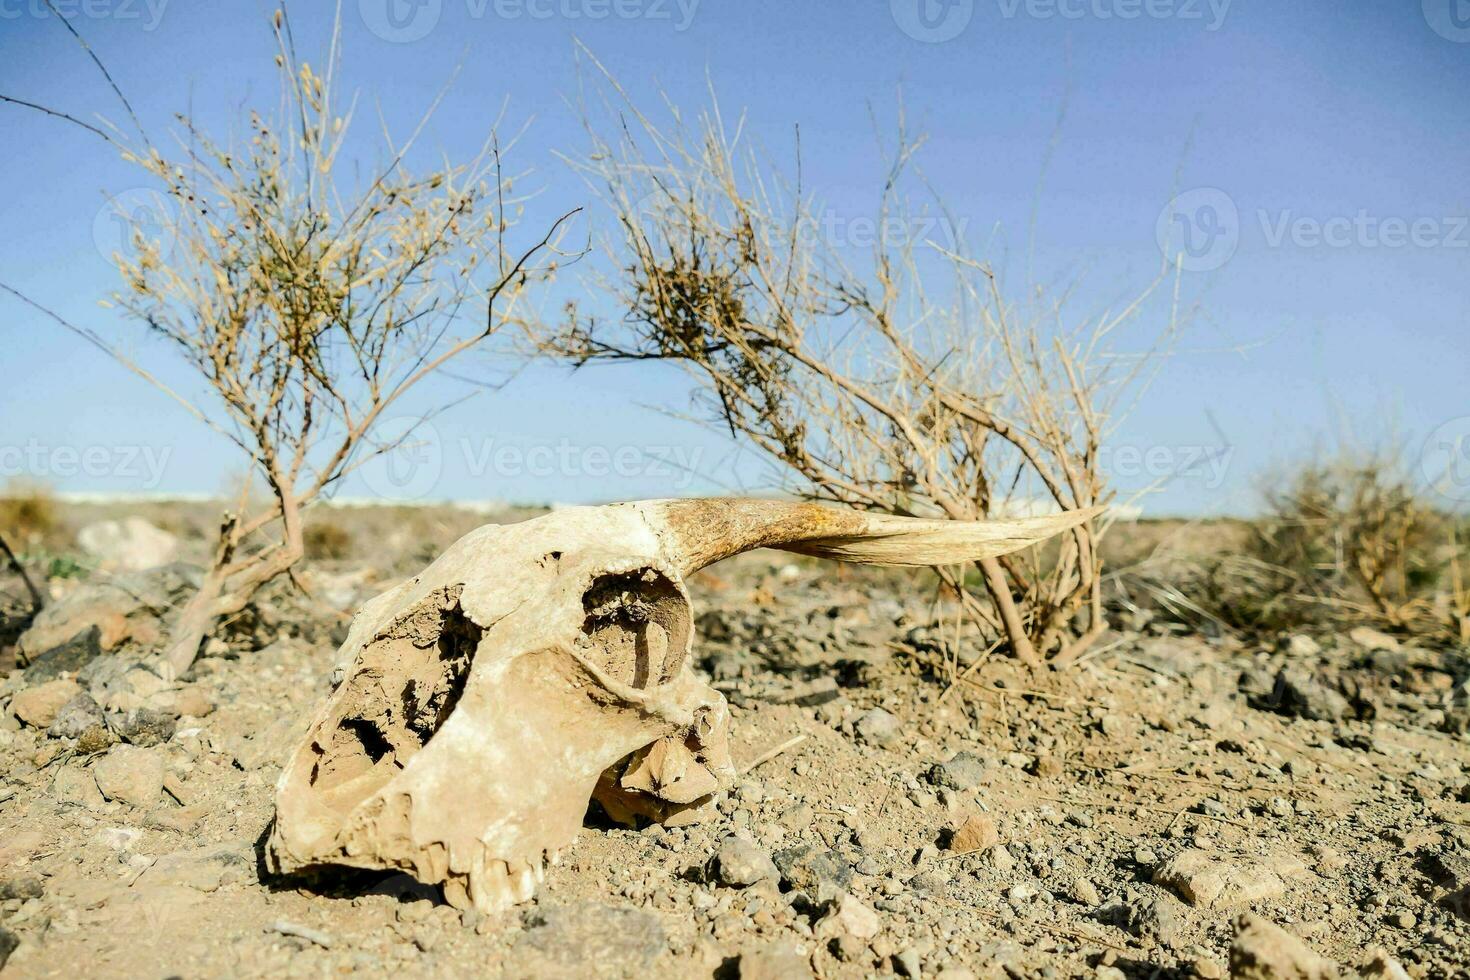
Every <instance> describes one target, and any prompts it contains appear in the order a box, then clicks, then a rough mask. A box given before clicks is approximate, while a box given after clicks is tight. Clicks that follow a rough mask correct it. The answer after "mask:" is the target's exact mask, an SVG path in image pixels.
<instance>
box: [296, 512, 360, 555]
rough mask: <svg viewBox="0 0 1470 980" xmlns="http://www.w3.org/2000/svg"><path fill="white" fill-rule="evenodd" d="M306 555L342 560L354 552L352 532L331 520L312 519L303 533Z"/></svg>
mask: <svg viewBox="0 0 1470 980" xmlns="http://www.w3.org/2000/svg"><path fill="white" fill-rule="evenodd" d="M303 544H304V545H305V548H306V557H307V558H313V559H318V560H320V559H329V560H340V559H342V558H346V557H348V556H349V555H351V554H352V532H351V531H348V530H347V529H346V528H344V527H342V526H341V525H340V524H336V523H333V522H331V521H322V520H317V521H311V522H308V523H307V525H306V531H305V533H304V535H303Z"/></svg>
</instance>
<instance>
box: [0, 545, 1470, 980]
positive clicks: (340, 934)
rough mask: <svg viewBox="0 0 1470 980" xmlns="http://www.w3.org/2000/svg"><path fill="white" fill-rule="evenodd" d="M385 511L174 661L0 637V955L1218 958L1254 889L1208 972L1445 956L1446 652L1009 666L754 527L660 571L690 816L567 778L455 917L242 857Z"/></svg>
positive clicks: (265, 816)
mask: <svg viewBox="0 0 1470 980" xmlns="http://www.w3.org/2000/svg"><path fill="white" fill-rule="evenodd" d="M464 523H465V522H464V520H463V519H462V518H456V519H455V520H452V521H446V522H444V523H443V527H444V528H452V529H453V530H454V531H455V532H456V533H457V532H458V530H460V529H462V527H463V525H464ZM377 533H378V532H376V531H373V532H370V533H367V534H363V535H361V536H360V537H359V540H360V541H363V542H366V541H368V540H375V542H376V543H377V544H380V545H381V544H383V543H384V542H387V541H388V537H387V536H386V535H384V536H380V537H376V538H374V535H376V534H377ZM1119 533H1121V534H1126V533H1127V532H1126V531H1120V532H1119ZM397 544H398V545H401V546H403V548H404V549H407V550H406V551H405V554H401V555H400V554H397V553H395V554H393V555H392V556H391V557H384V555H383V553H381V552H379V553H376V554H369V555H366V556H357V555H349V556H348V557H344V558H336V559H332V560H325V559H323V560H318V561H314V562H311V563H309V564H308V567H307V569H306V570H305V573H304V574H303V576H302V580H303V583H304V584H305V585H306V586H307V588H308V589H310V590H311V592H312V595H311V596H310V597H308V596H305V595H302V594H301V593H299V592H297V591H295V590H294V589H293V588H291V587H290V586H289V584H286V583H282V584H280V585H279V586H276V587H273V588H272V589H271V590H270V593H269V594H268V595H267V596H265V597H264V598H263V599H262V601H261V603H260V605H259V607H258V608H257V609H256V610H255V611H253V612H252V613H251V614H250V615H249V616H246V617H243V618H242V619H241V620H240V621H238V622H236V623H233V624H231V625H230V626H229V627H228V628H227V629H226V630H224V631H223V632H222V633H221V635H220V637H218V638H217V639H216V640H214V641H213V642H212V643H211V644H210V647H209V649H208V654H207V656H205V657H204V658H203V659H202V660H201V661H200V662H199V663H198V664H197V666H196V668H195V669H194V671H193V673H192V675H190V676H189V677H188V678H186V680H187V684H186V685H185V686H184V687H183V688H181V689H151V688H150V686H149V685H148V684H146V683H141V684H140V682H139V676H140V675H138V674H136V673H134V674H128V675H126V684H125V685H124V686H125V687H126V690H125V691H124V692H123V695H122V696H121V700H118V698H119V695H118V693H117V692H118V691H119V690H120V688H118V687H117V686H116V684H113V683H112V682H111V681H106V679H105V678H103V679H99V676H100V674H99V668H97V667H92V668H90V670H89V671H85V672H84V677H83V682H82V684H81V685H78V686H75V687H66V685H68V684H73V685H75V681H74V679H73V676H72V672H70V671H66V670H62V671H60V672H58V673H57V674H56V675H55V676H54V677H52V678H50V679H48V680H46V681H44V682H41V681H40V680H39V679H38V678H30V679H27V678H26V676H25V675H24V674H23V672H22V671H21V670H20V669H19V668H18V667H17V668H16V669H14V670H12V671H11V672H10V675H9V677H8V678H7V679H6V680H5V681H4V684H3V686H0V962H4V963H5V965H4V966H3V967H0V972H3V973H4V974H5V975H6V976H7V977H8V976H15V977H57V976H60V977H77V976H87V977H112V976H118V977H147V976H154V977H168V976H179V977H217V976H231V977H234V976H323V975H329V974H330V975H338V974H346V973H352V972H356V973H362V974H365V975H389V974H398V975H407V976H461V975H471V974H473V975H479V976H507V977H511V976H514V977H522V976H567V977H579V976H635V975H636V976H638V977H641V978H650V977H698V976H716V975H718V976H740V977H787V976H809V975H817V976H823V977H848V976H851V977H866V976H875V975H888V974H893V973H898V974H900V975H909V976H920V975H922V976H925V977H928V976H940V977H949V978H952V980H959V978H963V977H966V976H979V977H989V976H995V977H1001V976H1009V977H1048V978H1049V977H1074V976H1075V977H1109V978H1112V977H1118V976H1126V977H1145V976H1146V977H1156V976H1157V977H1223V976H1227V975H1230V972H1231V969H1232V966H1231V963H1232V953H1231V947H1232V936H1233V934H1234V931H1235V928H1236V927H1235V925H1234V923H1235V922H1236V920H1237V918H1238V917H1239V916H1240V915H1241V914H1242V913H1247V912H1254V913H1256V914H1258V915H1259V917H1260V918H1261V919H1264V920H1268V921H1269V922H1271V923H1275V924H1276V925H1278V926H1280V927H1282V928H1283V929H1284V930H1285V931H1286V933H1288V934H1289V936H1286V937H1279V936H1278V937H1276V938H1277V940H1279V941H1280V943H1281V944H1282V946H1281V948H1280V949H1275V950H1274V951H1272V950H1268V951H1267V952H1266V953H1265V954H1262V955H1265V956H1266V958H1267V960H1271V962H1274V963H1275V964H1276V965H1275V966H1269V967H1268V969H1267V971H1266V972H1255V973H1252V972H1249V971H1250V970H1251V969H1252V967H1251V966H1250V965H1249V962H1250V959H1251V958H1250V956H1247V955H1246V954H1245V953H1244V952H1241V950H1242V944H1243V943H1247V942H1249V941H1254V940H1251V939H1250V937H1251V936H1254V935H1256V932H1255V931H1253V930H1251V929H1245V930H1244V932H1243V938H1242V940H1241V941H1239V942H1237V943H1236V953H1235V954H1234V957H1233V961H1234V969H1235V974H1236V975H1238V976H1258V977H1264V976H1303V977H1305V976H1319V975H1322V976H1325V975H1336V974H1335V973H1312V972H1308V971H1309V969H1317V967H1310V968H1309V967H1307V966H1303V965H1302V963H1304V962H1305V961H1304V960H1302V959H1301V957H1302V956H1305V955H1307V953H1306V949H1305V948H1304V949H1301V950H1296V949H1295V947H1292V948H1287V947H1288V946H1289V945H1290V943H1291V941H1292V940H1291V937H1296V938H1299V939H1301V940H1302V941H1303V943H1304V944H1305V947H1310V949H1311V950H1313V951H1315V953H1316V954H1318V955H1319V956H1320V957H1325V958H1327V959H1329V960H1332V961H1334V962H1335V963H1336V964H1338V966H1339V967H1340V968H1341V969H1342V970H1343V971H1345V973H1344V975H1353V973H1352V972H1351V971H1357V970H1359V969H1363V968H1364V964H1366V963H1368V962H1369V961H1370V960H1371V959H1372V958H1373V957H1374V956H1375V955H1377V956H1378V959H1377V960H1376V963H1375V964H1374V965H1373V966H1371V967H1368V968H1367V969H1366V972H1364V974H1363V975H1367V976H1400V975H1404V974H1405V973H1406V974H1407V975H1409V976H1417V977H1465V976H1470V743H1467V736H1466V734H1465V732H1466V728H1467V716H1470V705H1467V693H1470V688H1467V676H1470V653H1467V651H1464V650H1456V649H1440V650H1429V649H1419V648H1416V647H1414V646H1412V645H1410V644H1407V643H1404V642H1401V641H1399V640H1396V639H1394V638H1391V637H1385V636H1382V635H1380V634H1375V633H1373V632H1372V631H1370V630H1364V629H1360V630H1354V631H1352V633H1351V634H1350V635H1341V636H1338V635H1333V636H1317V637H1306V636H1299V637H1280V638H1272V639H1271V640H1270V641H1269V642H1265V643H1263V642H1261V641H1259V640H1252V641H1247V640H1245V639H1243V638H1240V637H1233V636H1229V635H1220V636H1212V637H1206V636H1201V635H1198V634H1196V633H1192V632H1189V631H1187V630H1186V629H1185V628H1183V627H1181V626H1179V625H1177V624H1174V623H1170V622H1166V621H1164V619H1163V618H1162V617H1158V616H1152V615H1150V613H1149V612H1148V611H1147V610H1130V609H1120V610H1119V615H1118V617H1117V619H1118V621H1119V622H1120V623H1121V624H1123V626H1122V627H1120V629H1119V630H1118V631H1116V632H1114V633H1113V634H1111V635H1109V636H1108V637H1106V638H1105V639H1104V641H1103V642H1102V643H1100V644H1099V645H1098V646H1097V647H1095V648H1094V649H1093V651H1092V653H1091V654H1089V656H1088V657H1087V658H1086V659H1085V660H1084V662H1083V663H1082V664H1080V665H1079V666H1077V667H1075V668H1074V669H1071V670H1069V671H1067V672H1065V673H1062V674H1055V675H1048V676H1042V677H1037V676H1030V675H1027V674H1025V673H1023V672H1021V671H1020V670H1018V669H1017V668H1016V667H1015V666H1013V665H1012V664H1010V663H1008V662H1007V661H1005V660H1003V659H1001V658H999V657H998V656H992V657H989V658H987V657H985V656H984V655H983V652H984V651H983V648H982V647H981V645H980V644H979V642H978V641H977V640H976V639H975V638H974V637H972V636H970V635H968V634H963V635H962V642H960V643H959V644H956V643H955V637H954V632H953V628H952V626H953V624H952V622H951V623H950V624H949V626H948V627H936V626H935V625H933V614H934V611H935V608H936V605H935V594H934V589H933V585H932V581H931V579H930V578H929V577H927V576H926V575H925V574H922V573H912V574H890V573H876V572H866V571H857V572H854V571H852V570H849V569H843V568H839V567H837V566H835V565H829V564H824V563H820V562H815V561H806V560H799V561H793V560H791V559H790V558H788V557H785V556H779V555H772V554H769V553H759V554H754V555H748V556H743V557H742V558H740V559H737V560H735V561H732V562H727V563H725V564H723V565H719V566H716V567H715V568H713V569H711V570H709V571H707V572H705V573H702V574H701V575H699V576H698V577H697V578H696V579H695V580H694V582H693V583H692V586H693V593H694V599H695V603H696V610H697V611H698V613H699V629H700V638H699V640H698V641H697V646H696V653H697V656H698V658H699V666H700V668H701V669H702V671H703V672H705V673H706V674H707V675H708V676H709V677H710V678H711V679H712V681H713V682H714V684H715V685H716V687H718V688H719V689H720V690H721V691H723V692H724V693H725V694H726V696H727V697H728V699H729V700H730V703H731V706H732V712H733V715H734V736H735V740H736V747H737V748H736V756H737V760H736V761H737V763H741V764H743V765H746V766H750V768H749V771H747V772H745V774H744V775H743V776H742V777H741V779H740V781H739V784H738V786H737V787H736V789H735V790H734V791H733V792H732V793H731V794H730V795H729V797H728V798H727V799H726V800H725V801H724V802H723V803H722V804H721V806H720V815H719V817H718V818H717V819H715V820H712V821H710V822H707V823H704V824H700V825H696V826H692V827H687V828H680V829H666V828H663V827H661V826H657V825H654V826H649V827H646V828H642V829H626V828H617V827H612V826H610V825H609V822H608V821H607V819H606V818H605V817H604V816H602V815H601V814H600V813H597V812H589V815H588V821H587V825H586V827H585V829H584V830H583V832H582V835H581V837H580V838H579V839H578V841H577V842H576V844H575V845H574V846H573V847H572V848H571V849H570V851H569V852H568V853H567V854H566V855H565V857H564V859H563V860H562V862H561V864H560V865H558V866H556V867H554V868H551V869H549V871H548V875H547V880H546V882H545V884H544V886H543V887H542V888H541V890H540V892H539V894H538V896H537V898H536V899H535V900H534V901H533V902H531V903H529V904H527V905H525V906H522V907H519V908H516V909H514V910H511V911H508V912H505V913H502V914H500V915H497V916H494V917H488V918H485V917H480V916H478V915H476V914H474V913H472V912H470V913H463V914H461V913H460V912H458V911H455V910H454V909H452V908H450V907H449V906H447V905H445V904H442V902H441V900H440V897H439V896H438V894H437V893H436V891H435V890H434V889H430V888H425V887H423V886H420V885H419V884H417V883H416V882H414V881H412V880H411V879H409V878H408V877H407V876H404V875H385V874H368V873H362V872H353V871H347V870H341V871H338V870H332V869H328V870H325V871H322V872H320V873H316V874H314V875H312V876H309V877H296V878H274V877H271V876H270V875H268V874H267V873H266V872H265V870H264V868H263V866H262V863H261V860H260V847H261V844H262V841H263V838H264V835H265V834H266V832H267V828H268V826H269V824H270V821H271V818H272V795H273V790H274V785H275V781H276V779H277V777H278V776H279V774H280V771H281V770H280V766H281V763H282V761H283V759H284V758H285V756H286V755H287V753H288V752H289V750H290V749H291V748H292V746H293V744H294V741H295V739H296V738H297V737H298V736H299V735H300V733H301V732H302V731H303V729H304V727H305V724H306V721H307V719H308V717H309V716H310V715H311V713H312V712H313V710H314V709H315V707H316V706H317V705H318V704H319V703H320V702H321V700H322V699H323V698H324V697H325V695H326V694H327V692H328V689H329V686H328V685H329V675H330V672H331V669H332V666H333V663H334V655H335V652H336V646H337V644H338V643H339V642H340V641H341V639H342V637H343V635H344V634H345V622H346V616H347V613H349V612H350V611H351V610H352V609H354V608H356V605H357V604H358V603H360V602H361V601H363V600H364V599H365V598H367V597H369V596H371V595H373V594H375V593H376V592H378V591H381V590H383V589H384V588H386V587H387V586H388V585H390V584H392V581H393V578H394V576H395V575H400V574H404V573H405V572H406V571H411V570H412V562H413V561H418V560H422V558H423V557H424V556H423V555H422V554H420V552H421V551H422V550H423V548H422V540H421V539H414V540H413V541H411V542H409V543H408V545H404V544H403V542H397ZM410 546H411V547H410ZM199 547H201V548H202V542H201V543H200V544H199ZM400 550H403V549H400ZM105 575H106V573H105V572H104V571H102V570H97V571H94V572H93V577H94V578H95V579H101V578H103V577H105ZM51 586H52V591H53V593H55V594H60V593H64V592H66V591H67V590H69V589H72V588H76V587H77V585H76V582H75V580H72V579H65V580H63V579H58V580H56V581H53V582H52V583H51ZM0 589H3V591H7V592H9V593H11V594H14V595H20V594H22V593H21V591H20V589H19V588H18V586H16V584H15V583H14V582H13V581H9V582H6V583H4V584H3V587H0ZM947 608H948V607H945V606H941V607H940V611H941V612H944V611H945V610H947ZM135 632H136V633H137V636H136V637H134V639H132V640H129V641H125V642H124V643H123V645H122V646H120V647H118V648H117V649H116V650H115V651H114V652H113V653H111V654H107V655H104V657H103V658H102V661H101V662H106V661H107V660H108V659H109V658H111V659H112V660H118V661H120V662H121V661H122V660H125V659H126V657H127V655H128V654H129V652H130V651H133V647H132V646H129V644H133V646H136V647H139V648H141V647H144V646H146V645H147V643H148V640H149V638H148V636H147V631H146V630H137V631H135ZM133 652H138V651H133ZM33 681H34V682H33ZM43 684H54V685H60V686H57V687H51V688H46V689H45V690H46V691H47V692H49V695H50V697H51V698H52V699H53V700H55V701H60V700H62V698H63V695H64V696H65V698H66V701H67V704H66V706H65V710H66V711H67V712H70V713H75V711H76V710H78V709H76V708H75V705H74V704H72V703H71V702H72V699H73V697H74V695H75V694H76V693H78V692H79V691H80V690H81V689H82V687H88V686H89V689H90V690H92V691H93V692H94V694H95V693H96V692H97V691H98V690H99V689H100V688H99V685H101V687H106V688H107V689H108V690H109V691H111V692H112V693H111V694H109V695H108V696H109V697H112V698H113V699H114V702H113V704H112V708H113V709H118V706H119V705H120V706H121V708H120V709H119V710H121V709H129V708H130V706H131V709H130V710H131V712H132V713H131V715H129V719H130V720H127V721H124V722H122V723H119V722H117V720H116V718H115V717H114V714H115V712H114V711H113V710H112V709H110V710H109V716H108V720H107V721H106V724H105V725H103V726H102V727H101V728H98V727H96V726H94V725H90V724H89V720H88V718H87V717H80V718H79V720H77V723H76V727H75V728H74V729H72V730H70V731H71V732H72V733H71V734H68V729H67V728H66V724H67V723H69V722H68V719H69V718H71V714H68V715H67V716H66V717H65V718H63V719H62V720H61V721H57V720H55V719H54V717H52V716H54V715H55V714H56V713H58V712H59V711H60V710H61V709H62V708H63V705H62V704H55V703H53V704H51V705H50V707H49V708H48V707H47V705H46V704H45V703H43V702H44V701H45V700H46V698H45V697H43V696H42V695H41V694H36V693H34V692H36V691H39V690H41V689H42V687H43ZM109 684H112V686H111V687H108V685H109ZM130 697H131V698H133V699H135V700H134V701H129V700H128V699H129V698H130ZM48 711H49V712H50V713H51V714H50V715H48ZM22 715H25V716H28V717H29V719H30V720H27V719H26V717H22ZM39 722H45V724H44V725H41V724H39ZM108 728H111V729H115V730H116V731H120V732H122V733H123V735H122V739H123V740H122V741H121V742H119V741H118V736H117V734H108V732H107V731H104V729H108ZM776 749H780V751H778V752H776V751H773V750H776ZM761 759H764V761H761V762H759V764H756V765H753V766H752V765H751V764H752V762H754V761H756V760H761ZM467 778H473V777H472V776H470V777H467ZM160 779H161V783H160ZM160 786H161V788H160ZM130 799H131V800H133V802H128V800H130ZM1273 935H1274V934H1273ZM1273 941H1276V940H1273ZM7 946H11V947H13V949H12V950H9V951H8V960H7V959H6V955H5V954H6V952H7V950H6V947H7ZM1246 952H1252V951H1250V950H1246ZM1259 952H1260V951H1259V950H1256V951H1254V952H1253V953H1252V955H1255V954H1256V953H1259ZM1294 955H1295V956H1297V960H1296V961H1294V962H1296V963H1297V965H1296V966H1292V965H1291V962H1289V961H1291V958H1292V956H1294ZM1272 957H1275V959H1274V960H1272V959H1271V958H1272ZM1322 969H1327V968H1326V967H1322ZM1292 970H1295V971H1296V972H1291V971H1292ZM1395 971H1402V972H1395Z"/></svg>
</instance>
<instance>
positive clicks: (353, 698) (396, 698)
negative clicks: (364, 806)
mask: <svg viewBox="0 0 1470 980" xmlns="http://www.w3.org/2000/svg"><path fill="white" fill-rule="evenodd" d="M462 590H463V586H454V587H451V588H446V589H440V590H438V591H436V592H434V593H432V594H430V595H429V596H427V597H425V599H424V600H423V601H422V602H420V603H419V604H418V605H416V606H414V607H413V608H412V609H410V610H409V611H408V612H407V613H405V614H404V615H403V616H400V617H399V618H398V619H397V620H395V621H394V623H393V624H392V625H391V626H389V627H388V628H387V629H385V630H384V631H383V632H382V633H381V634H379V635H378V636H377V637H376V638H375V639H374V640H373V641H372V642H371V643H369V644H368V645H367V646H366V647H365V648H364V649H363V652H362V656H361V659H360V661H359V665H358V670H357V671H356V672H355V673H354V674H353V675H352V676H351V677H350V678H348V679H347V681H346V690H345V691H344V692H343V696H342V702H341V703H342V716H341V717H340V719H339V720H338V722H337V724H336V725H335V726H334V727H333V728H331V729H329V730H326V731H324V732H323V733H322V736H321V737H320V739H319V740H318V741H316V742H314V743H313V748H314V749H315V750H316V752H317V756H318V758H317V761H316V764H315V765H314V766H313V767H312V771H311V776H310V782H311V784H312V785H314V786H317V787H318V788H319V789H320V790H321V791H322V792H323V793H326V794H328V797H331V796H332V795H333V791H337V794H336V795H340V796H341V797H342V802H343V804H344V806H350V805H351V804H352V803H354V802H355V801H356V800H359V799H361V798H363V797H364V796H366V795H368V794H369V793H370V792H372V791H373V790H374V789H375V788H376V787H377V786H379V785H381V784H382V783H384V782H386V781H387V780H388V779H389V778H391V777H392V775H393V774H394V773H396V772H398V771H400V770H401V769H402V768H403V767H404V766H405V765H407V764H408V760H409V758H411V757H412V756H413V755H414V753H416V752H418V750H419V749H421V748H423V747H424V746H425V745H427V744H428V743H429V739H431V738H433V737H434V735H435V733H436V732H438V730H439V729H440V727H442V726H443V724H444V722H445V721H447V720H448V718H449V716H450V714H451V713H452V712H453V711H454V707H455V705H456V704H458V703H459V697H460V695H461V694H462V693H463V692H464V686H465V682H466V681H467V679H468V678H469V671H470V664H471V662H472V661H473V659H474V655H475V650H476V648H478V647H479V645H480V637H481V633H482V630H481V629H480V627H478V626H476V625H475V624H474V623H473V622H472V621H471V620H470V619H469V617H468V616H466V615H465V614H464V612H463V611H462V610H461V609H460V606H459V596H460V592H461V591H462Z"/></svg>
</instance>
